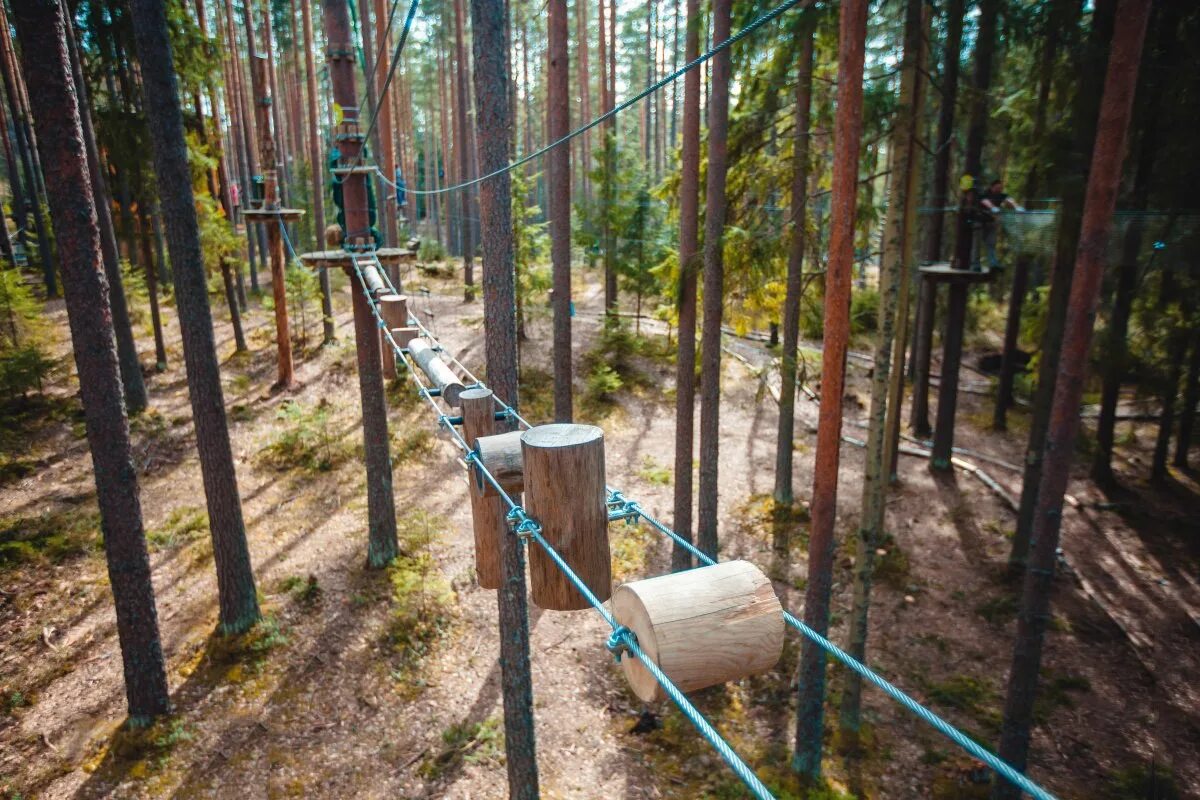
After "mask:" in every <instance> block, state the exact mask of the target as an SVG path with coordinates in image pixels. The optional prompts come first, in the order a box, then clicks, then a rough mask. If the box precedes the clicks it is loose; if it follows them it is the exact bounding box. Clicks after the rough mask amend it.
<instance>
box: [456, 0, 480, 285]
mask: <svg viewBox="0 0 1200 800" xmlns="http://www.w3.org/2000/svg"><path fill="white" fill-rule="evenodd" d="M453 2H454V48H455V53H456V57H455V59H454V76H455V82H456V83H457V85H458V98H457V104H458V105H457V107H456V110H455V116H456V117H457V118H458V152H459V161H458V164H459V172H460V176H459V178H460V180H470V176H471V173H472V170H471V158H472V156H471V147H470V139H469V135H468V133H467V127H468V126H469V125H470V121H469V118H468V116H467V108H468V107H469V105H470V98H469V97H468V96H467V75H468V73H469V71H470V66H469V65H468V63H467V41H466V25H465V23H464V21H463V17H464V15H465V12H464V11H463V2H464V0H453ZM459 198H460V202H461V209H462V219H461V220H459V232H460V235H461V238H462V257H463V299H464V300H466V301H468V302H469V301H471V300H473V299H474V298H475V263H474V254H475V243H474V241H473V240H472V238H471V191H470V189H466V190H463V191H460V192H459Z"/></svg>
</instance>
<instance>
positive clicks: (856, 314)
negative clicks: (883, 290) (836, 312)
mask: <svg viewBox="0 0 1200 800" xmlns="http://www.w3.org/2000/svg"><path fill="white" fill-rule="evenodd" d="M878 327H879V290H878V289H858V290H856V291H854V292H853V293H852V294H851V295H850V333H851V334H852V335H857V334H863V333H874V332H875V331H876V329H878Z"/></svg>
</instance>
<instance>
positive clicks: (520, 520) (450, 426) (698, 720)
mask: <svg viewBox="0 0 1200 800" xmlns="http://www.w3.org/2000/svg"><path fill="white" fill-rule="evenodd" d="M359 257H361V258H371V259H372V260H373V261H374V264H375V265H376V267H377V268H378V270H379V272H380V274H381V275H382V276H383V277H384V280H385V281H386V283H387V285H388V287H389V288H391V289H392V290H393V291H394V289H395V287H394V285H393V284H392V282H391V279H390V278H389V277H388V275H387V270H386V269H384V268H383V265H382V264H381V263H380V261H379V259H378V257H377V256H376V255H375V254H374V253H365V254H362V255H361V256H359ZM359 257H355V258H352V259H351V262H352V263H353V264H354V270H355V273H356V274H357V275H358V280H359V284H360V286H361V287H362V291H363V294H364V296H365V297H366V298H367V302H368V305H369V306H370V308H371V311H372V313H373V314H374V316H375V319H376V322H377V323H378V325H379V327H380V329H381V330H383V332H384V336H385V338H386V339H387V341H388V343H389V344H390V345H391V347H392V349H393V350H394V351H395V353H396V357H397V359H398V360H400V361H402V362H403V363H404V365H405V366H406V367H407V368H408V372H409V374H410V376H411V377H412V378H413V380H414V382H415V383H416V384H417V387H418V391H419V392H420V394H421V396H422V397H423V398H424V399H425V400H426V401H427V402H428V403H429V405H430V407H431V408H432V409H433V411H434V413H435V414H436V415H437V419H438V424H439V425H440V426H441V427H443V428H445V429H446V430H447V431H449V433H450V435H451V438H452V439H453V440H454V443H455V444H456V445H458V447H459V448H460V449H461V450H462V451H463V453H464V460H465V461H466V463H467V465H468V466H473V467H474V468H475V469H477V470H478V471H479V473H480V475H481V476H482V477H483V479H484V480H486V481H487V482H488V483H489V484H490V485H491V486H492V487H493V488H495V489H496V491H497V493H498V494H499V496H500V497H501V499H503V501H504V502H505V504H506V505H507V506H508V508H509V511H508V518H509V521H510V524H512V526H513V529H514V531H515V532H516V533H517V534H518V535H519V536H520V537H521V539H522V540H523V541H526V542H528V541H529V540H532V541H534V542H537V543H538V545H539V546H541V547H542V548H543V549H544V550H545V551H546V553H547V555H549V556H550V558H551V560H553V561H554V562H555V564H556V566H558V568H559V569H560V570H561V571H562V572H563V574H564V575H566V576H567V578H568V579H569V580H570V581H571V582H572V584H574V585H575V587H576V588H577V589H578V590H579V591H580V593H581V594H582V595H583V596H584V597H585V598H586V599H587V600H588V602H589V603H590V604H591V605H592V606H593V607H594V608H595V609H596V610H597V612H598V613H599V614H600V615H601V616H602V617H603V618H604V620H605V622H607V623H608V624H609V626H610V627H611V628H612V629H613V634H612V636H611V637H610V642H609V649H610V650H613V651H614V653H616V654H617V655H618V656H619V654H620V651H628V652H629V653H631V654H632V655H634V656H635V657H637V658H638V660H639V661H641V662H642V663H643V664H644V665H645V666H646V668H647V670H649V671H650V673H651V674H652V675H653V676H654V678H655V680H657V681H658V682H659V684H660V685H662V687H663V689H664V691H666V693H667V695H668V696H670V697H671V699H672V700H673V701H674V702H675V703H676V705H677V706H679V708H680V710H681V711H682V712H683V713H684V715H685V716H686V717H687V718H688V720H689V721H690V722H692V724H693V725H695V726H696V728H697V730H699V732H700V733H701V735H702V736H704V738H705V739H706V740H707V741H708V742H709V743H710V744H711V745H712V746H713V747H714V749H716V750H717V752H718V753H719V754H720V755H721V757H722V758H723V759H724V760H725V761H726V763H728V764H729V766H730V767H731V768H732V769H733V771H734V772H735V773H736V774H737V775H738V777H739V778H741V779H742V781H743V782H744V783H745V784H746V785H747V787H749V788H750V789H751V791H752V792H753V793H754V794H755V796H756V797H759V798H770V797H771V796H772V795H771V794H770V792H769V791H768V790H767V789H766V787H765V786H763V785H762V783H761V781H759V779H758V778H757V776H755V775H754V773H753V772H752V771H751V770H750V769H749V767H747V766H746V764H745V762H744V761H742V760H741V759H740V758H739V757H738V756H737V754H736V753H734V752H733V750H732V749H731V748H730V747H729V745H728V743H727V742H725V741H724V739H722V738H721V736H720V734H719V733H717V732H716V730H715V729H713V728H712V726H711V725H710V724H709V723H708V722H707V720H705V719H704V717H703V715H701V714H700V712H699V711H697V710H696V708H695V707H694V706H692V705H691V703H689V702H688V701H687V698H686V697H684V696H683V694H682V692H680V691H679V689H678V688H677V687H675V686H674V684H673V683H671V681H670V679H669V678H668V677H667V676H666V675H665V674H663V673H662V671H661V670H660V669H659V668H658V666H657V665H655V664H654V663H653V661H651V660H650V659H649V658H648V657H647V656H646V655H645V653H644V652H643V651H642V650H641V648H640V647H638V644H637V640H636V637H635V636H634V635H633V634H632V633H630V632H629V631H628V630H627V629H625V628H624V627H623V626H621V625H619V624H618V623H617V621H616V620H615V619H614V618H613V616H612V614H611V613H610V612H609V611H608V609H607V608H605V607H604V605H603V604H602V603H601V602H600V601H599V600H598V599H597V598H596V596H595V595H594V594H593V593H592V592H591V590H590V589H589V588H588V587H587V586H586V584H584V583H583V582H582V580H581V579H580V578H579V577H578V576H577V575H576V574H575V573H574V571H572V570H571V568H570V566H569V565H567V563H566V562H565V561H564V560H563V559H562V557H561V556H560V555H559V554H558V553H557V552H555V551H554V549H553V547H551V546H550V545H549V543H548V542H546V540H545V538H544V537H542V535H541V531H542V529H541V526H540V525H539V524H538V523H537V522H536V521H535V520H533V519H532V518H531V517H529V515H528V514H527V513H526V512H525V509H524V508H522V507H521V506H520V505H519V504H518V503H516V502H515V501H514V500H513V498H512V497H511V496H510V495H509V494H508V493H507V492H506V491H505V490H504V488H503V487H502V486H501V485H500V483H499V481H498V480H497V479H496V478H495V477H494V476H493V475H492V474H491V473H490V472H489V471H488V469H487V468H486V466H484V464H483V463H482V461H481V460H480V459H479V458H478V456H477V455H476V453H475V452H474V451H473V450H472V448H470V447H469V446H468V445H467V443H466V441H465V440H464V439H463V437H462V435H461V434H460V433H459V432H458V430H457V428H456V427H455V421H454V420H453V418H451V417H450V416H449V415H447V414H445V413H443V411H442V410H441V409H440V408H439V407H438V405H437V402H436V401H435V400H434V397H435V395H434V394H433V393H432V390H431V389H429V388H428V387H426V386H425V384H424V382H423V381H422V380H421V378H420V374H419V371H418V370H417V369H416V368H415V365H414V364H413V363H412V362H411V361H410V360H409V357H408V351H407V350H405V349H403V348H401V347H400V346H399V345H398V344H397V343H396V341H395V339H393V338H392V334H391V331H390V330H389V329H388V327H387V326H386V324H385V323H384V321H383V316H382V314H381V312H380V311H379V310H378V307H377V305H376V302H375V299H374V298H373V297H372V296H371V293H370V292H369V291H368V290H367V289H366V281H365V280H364V278H363V275H362V270H361V267H360V266H359V261H358V259H359ZM409 321H410V322H413V321H415V322H417V327H418V328H419V329H420V330H421V333H422V336H423V337H425V338H427V339H429V340H430V342H431V344H432V345H433V346H434V347H435V349H436V350H438V351H440V352H442V353H446V350H445V349H444V348H443V347H442V346H441V345H440V343H438V341H437V339H436V338H434V337H433V335H432V333H430V332H429V331H428V329H426V328H425V327H424V326H423V325H421V324H420V321H419V320H416V319H415V317H410V320H409ZM451 358H452V360H453V361H454V362H455V363H456V364H458V365H459V367H460V369H462V370H463V372H464V375H466V376H468V378H469V379H470V380H472V381H474V383H475V384H476V385H477V386H479V387H481V388H486V386H485V385H484V384H483V382H482V381H479V380H477V379H475V377H474V376H473V375H471V374H470V372H469V371H468V370H466V368H465V367H463V366H462V364H461V362H458V360H457V359H454V358H453V356H451ZM492 396H493V398H494V400H495V402H496V404H497V406H498V407H500V408H501V409H502V410H503V411H504V412H505V413H506V414H507V415H508V416H509V417H510V418H512V419H514V420H516V421H517V422H518V423H519V424H520V425H522V426H523V427H525V428H529V427H531V425H530V424H529V422H528V421H527V420H525V419H524V418H523V417H522V416H521V415H520V414H519V413H518V412H517V411H516V409H514V408H513V407H512V406H510V405H508V404H507V403H506V402H504V400H502V399H501V398H499V397H498V396H496V395H495V394H494V393H493V395H492ZM605 489H606V491H607V492H608V499H607V503H608V505H610V506H614V507H615V508H616V509H617V511H618V512H619V513H620V515H621V516H623V517H624V519H626V520H627V521H630V522H636V521H638V520H639V519H640V520H643V521H645V522H646V523H647V524H648V525H650V526H651V527H652V528H654V529H655V530H657V531H658V532H659V533H661V534H663V535H664V536H666V537H668V538H670V539H671V540H673V541H674V542H675V543H676V544H678V545H679V546H681V547H683V548H684V549H686V550H687V551H688V552H690V553H691V554H692V555H693V556H695V557H696V559H697V560H698V561H699V562H700V563H703V564H705V565H706V566H714V565H716V564H717V563H718V562H717V561H716V559H714V558H712V557H710V556H709V555H708V554H706V553H704V552H703V551H702V550H700V549H699V548H697V547H696V546H695V545H694V544H692V543H691V542H689V541H688V540H686V539H684V538H683V537H682V536H680V535H679V534H678V533H676V532H675V531H674V530H672V529H671V528H670V527H668V526H667V525H666V524H664V523H663V522H662V521H660V520H659V519H657V518H656V517H654V516H653V515H652V514H650V513H648V512H647V511H646V510H645V509H643V508H642V506H641V505H640V504H639V503H638V502H637V501H636V500H631V499H628V498H626V497H625V495H624V494H623V493H622V492H620V491H619V490H617V489H614V488H612V487H609V486H606V487H605ZM783 619H784V622H785V623H787V624H788V625H789V626H791V627H792V628H794V629H795V630H796V631H798V632H799V633H800V634H801V635H803V636H804V637H805V638H807V639H808V640H810V641H812V642H813V643H814V644H816V645H817V646H818V647H820V648H821V649H822V650H824V651H825V652H826V653H828V654H829V655H831V656H833V657H834V658H835V659H836V660H837V661H839V662H841V663H842V664H843V665H844V666H846V667H847V668H848V669H851V670H853V671H854V672H856V673H858V674H859V675H860V676H862V677H863V678H864V679H865V680H867V681H868V682H869V683H871V684H873V685H875V686H876V687H878V688H879V689H880V690H882V691H883V692H884V693H885V694H887V695H888V696H889V697H891V698H892V699H893V700H895V701H896V702H897V703H899V704H900V705H901V706H903V707H904V708H906V709H908V710H909V711H910V712H912V713H913V714H915V715H916V716H917V717H919V718H920V719H921V720H923V721H924V722H925V723H927V724H928V725H930V726H931V727H933V728H934V729H935V730H937V731H938V732H939V733H941V734H942V735H944V736H945V737H946V738H948V739H949V740H950V741H952V742H954V743H955V744H956V745H958V746H959V747H960V748H962V749H963V750H964V751H966V752H967V753H969V754H970V755H971V756H973V757H975V758H976V759H978V760H979V761H981V762H983V763H984V764H986V765H987V766H988V767H989V768H990V769H992V770H993V771H995V772H996V774H997V775H999V776H1001V777H1002V778H1004V779H1005V780H1007V781H1009V782H1010V783H1012V784H1013V785H1014V786H1017V787H1018V788H1020V789H1021V790H1022V791H1024V792H1026V793H1028V794H1029V795H1030V796H1031V797H1033V798H1035V800H1056V798H1055V797H1054V795H1052V794H1050V793H1049V792H1048V791H1046V790H1045V789H1043V788H1042V787H1040V786H1038V785H1037V784H1036V783H1034V782H1033V781H1031V780H1030V779H1029V778H1027V777H1026V776H1025V775H1024V774H1022V773H1021V772H1020V771H1019V770H1017V769H1015V768H1014V767H1012V766H1011V765H1009V764H1008V763H1006V762H1005V761H1003V760H1001V759H1000V758H999V757H997V756H996V755H995V754H994V753H992V752H991V751H989V750H988V749H987V748H985V747H983V746H982V745H980V744H979V743H977V742H975V741H974V740H973V739H971V738H970V737H969V736H967V735H966V734H964V733H963V732H962V731H960V730H958V729H957V728H955V727H954V726H953V725H951V724H950V723H949V722H946V721H945V720H944V719H942V718H941V717H939V716H938V715H937V714H935V713H934V712H933V711H931V710H929V709H928V708H926V707H925V706H923V705H921V704H920V703H919V702H917V701H916V700H914V699H913V698H912V697H910V696H909V695H908V694H906V693H905V692H904V691H903V690H901V689H899V688H898V687H896V686H895V685H894V684H893V683H891V682H890V681H888V680H887V679H886V678H884V677H882V676H881V675H879V674H878V673H877V672H875V671H874V670H872V669H871V668H870V667H868V666H867V665H865V664H863V663H862V662H861V661H858V660H857V659H855V658H854V657H853V656H851V655H850V654H848V653H846V652H845V651H844V650H842V649H841V648H840V647H838V646H837V645H836V644H834V643H833V642H831V641H830V640H829V639H828V638H826V637H825V636H823V635H821V634H820V633H818V632H817V631H815V630H813V629H812V628H811V627H809V626H808V625H806V624H805V623H804V622H803V621H802V620H800V619H799V618H797V617H796V616H795V615H793V614H792V613H791V612H789V611H787V610H786V609H785V610H784V612H783ZM760 789H761V793H760Z"/></svg>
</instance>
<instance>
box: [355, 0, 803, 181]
mask: <svg viewBox="0 0 1200 800" xmlns="http://www.w3.org/2000/svg"><path fill="white" fill-rule="evenodd" d="M814 2H815V0H784V2H783V3H781V4H780V5H778V6H776V7H775V8H773V9H771V10H770V11H768V12H766V13H765V14H763V15H762V16H760V17H758V18H757V19H755V20H754V21H753V22H751V23H750V24H749V25H747V26H746V27H744V28H742V29H741V30H739V31H738V32H737V33H734V34H733V35H732V36H730V37H729V38H728V39H726V40H725V41H723V42H721V43H719V44H717V45H716V46H714V47H713V48H712V49H711V50H709V51H708V52H707V53H704V54H703V55H700V56H699V57H697V58H694V59H692V60H691V61H689V62H688V63H686V64H684V65H683V66H682V67H680V68H679V69H677V70H675V71H674V72H672V73H671V74H669V75H667V76H665V77H663V78H661V79H659V80H658V81H655V82H654V83H652V84H650V85H649V86H647V87H646V88H645V89H642V90H641V91H640V92H638V93H637V94H635V95H634V96H633V97H630V98H628V99H626V100H624V101H623V102H621V103H620V104H619V105H616V106H614V107H613V108H611V109H609V110H608V111H606V112H604V113H603V114H601V115H600V116H598V117H596V118H595V119H593V120H592V121H591V122H589V123H587V124H586V125H583V126H581V127H579V128H576V129H575V130H573V131H571V132H570V133H568V134H567V135H566V136H563V137H562V138H560V139H556V140H555V141H553V142H551V143H550V144H548V145H546V146H545V147H543V148H541V149H539V150H535V151H533V152H532V153H529V154H528V155H525V156H522V157H521V158H518V159H517V160H516V161H513V162H511V163H510V164H508V166H505V167H501V168H500V169H497V170H493V171H492V172H489V173H488V174H486V175H481V176H480V177H478V178H474V179H472V180H469V181H464V182H463V183H459V184H455V185H454V186H444V187H442V188H440V189H409V188H407V187H406V191H407V192H408V193H409V194H413V195H435V194H446V193H447V192H455V191H460V190H462V189H467V188H469V187H472V186H475V185H477V184H480V183H483V182H484V181H486V180H491V179H492V178H495V177H498V176H500V175H503V174H504V173H506V172H510V171H512V170H514V169H516V168H517V167H520V166H523V165H525V164H528V163H529V162H530V161H533V160H534V159H536V158H540V157H541V156H543V155H545V154H546V153H548V152H550V151H551V150H553V149H554V148H556V147H560V146H562V145H564V144H566V143H567V142H570V141H571V140H572V139H575V138H576V137H578V136H581V135H583V134H584V133H586V132H587V131H590V130H591V129H592V128H595V127H596V126H597V125H600V124H601V123H603V122H606V121H607V120H610V119H612V118H613V117H615V116H616V115H617V114H619V113H620V112H622V111H625V110H626V109H628V108H630V107H631V106H633V105H635V104H637V103H638V102H640V101H641V100H644V99H645V98H647V97H649V96H650V95H652V94H654V93H655V92H657V91H658V90H659V89H662V88H663V87H664V86H668V85H669V84H671V83H673V82H674V81H676V80H678V79H679V78H680V77H682V76H683V75H684V74H685V73H687V72H688V71H689V70H692V69H695V68H696V67H699V66H701V65H702V64H704V63H706V62H707V61H709V60H710V59H712V57H713V56H715V55H717V53H720V52H721V51H723V50H727V49H729V48H730V47H732V46H733V45H735V44H737V43H738V42H740V41H741V40H742V39H745V38H746V37H747V36H749V35H750V34H752V33H754V32H755V31H757V30H758V29H759V28H761V27H762V26H764V25H766V24H767V23H768V22H773V21H774V20H776V19H777V18H779V17H780V16H781V15H782V14H783V13H784V12H786V11H789V10H791V9H792V8H795V7H796V6H801V7H808V6H810V5H812V4H813V3H814ZM413 6H414V7H415V6H416V0H413ZM410 14H411V11H410ZM397 55H399V53H398V52H397ZM394 67H395V65H394V64H393V68H394ZM376 171H378V167H376ZM390 177H391V176H384V182H385V183H390V181H389V179H390ZM390 185H391V186H392V188H396V185H395V184H394V183H391V184H390Z"/></svg>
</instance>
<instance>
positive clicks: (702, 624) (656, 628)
mask: <svg viewBox="0 0 1200 800" xmlns="http://www.w3.org/2000/svg"><path fill="white" fill-rule="evenodd" d="M612 610H613V616H614V617H615V618H616V620H617V622H619V623H620V624H622V625H624V626H625V627H627V628H629V629H630V630H631V631H633V633H634V634H635V635H636V636H637V640H638V646H640V647H641V648H642V650H643V651H644V652H645V653H646V655H648V656H649V657H650V658H651V659H652V660H653V661H654V663H656V664H658V666H659V667H661V668H662V671H663V672H665V673H667V677H668V678H670V679H671V682H672V683H674V684H675V685H676V686H678V687H679V689H680V690H681V691H684V692H691V691H695V690H697V689H703V688H705V687H707V686H715V685H716V684H718V683H725V682H727V681H734V680H737V679H739V678H744V677H746V676H748V675H758V674H760V673H763V672H766V671H767V670H769V669H771V668H772V667H774V666H775V664H776V663H778V661H779V657H780V656H781V655H782V654H783V639H784V626H783V606H782V605H780V603H779V598H778V597H776V596H775V590H774V589H773V588H772V587H771V581H770V580H769V579H768V578H767V576H766V575H764V574H763V573H762V572H761V571H760V570H759V569H758V567H756V566H754V565H753V564H751V563H750V562H748V561H726V562H725V563H723V564H717V565H715V566H711V567H700V568H699V569H693V570H687V571H685V572H676V573H672V574H670V575H660V576H658V577H657V578H648V579H646V580H642V581H634V582H633V583H626V584H624V585H622V586H620V587H618V589H617V590H616V591H615V592H614V593H613V600H612ZM621 669H622V671H623V672H624V673H625V678H626V680H628V681H629V685H630V686H631V687H632V688H633V692H634V694H636V695H637V696H638V697H640V698H642V700H645V701H646V702H647V703H651V702H661V701H663V700H666V699H667V695H666V692H664V691H663V688H662V686H661V685H660V684H659V683H658V681H656V680H655V679H654V676H653V675H651V674H650V672H649V671H648V670H647V669H646V667H645V666H644V665H643V664H642V662H641V661H639V660H638V659H637V658H634V657H632V656H626V657H624V658H622V659H621Z"/></svg>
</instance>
